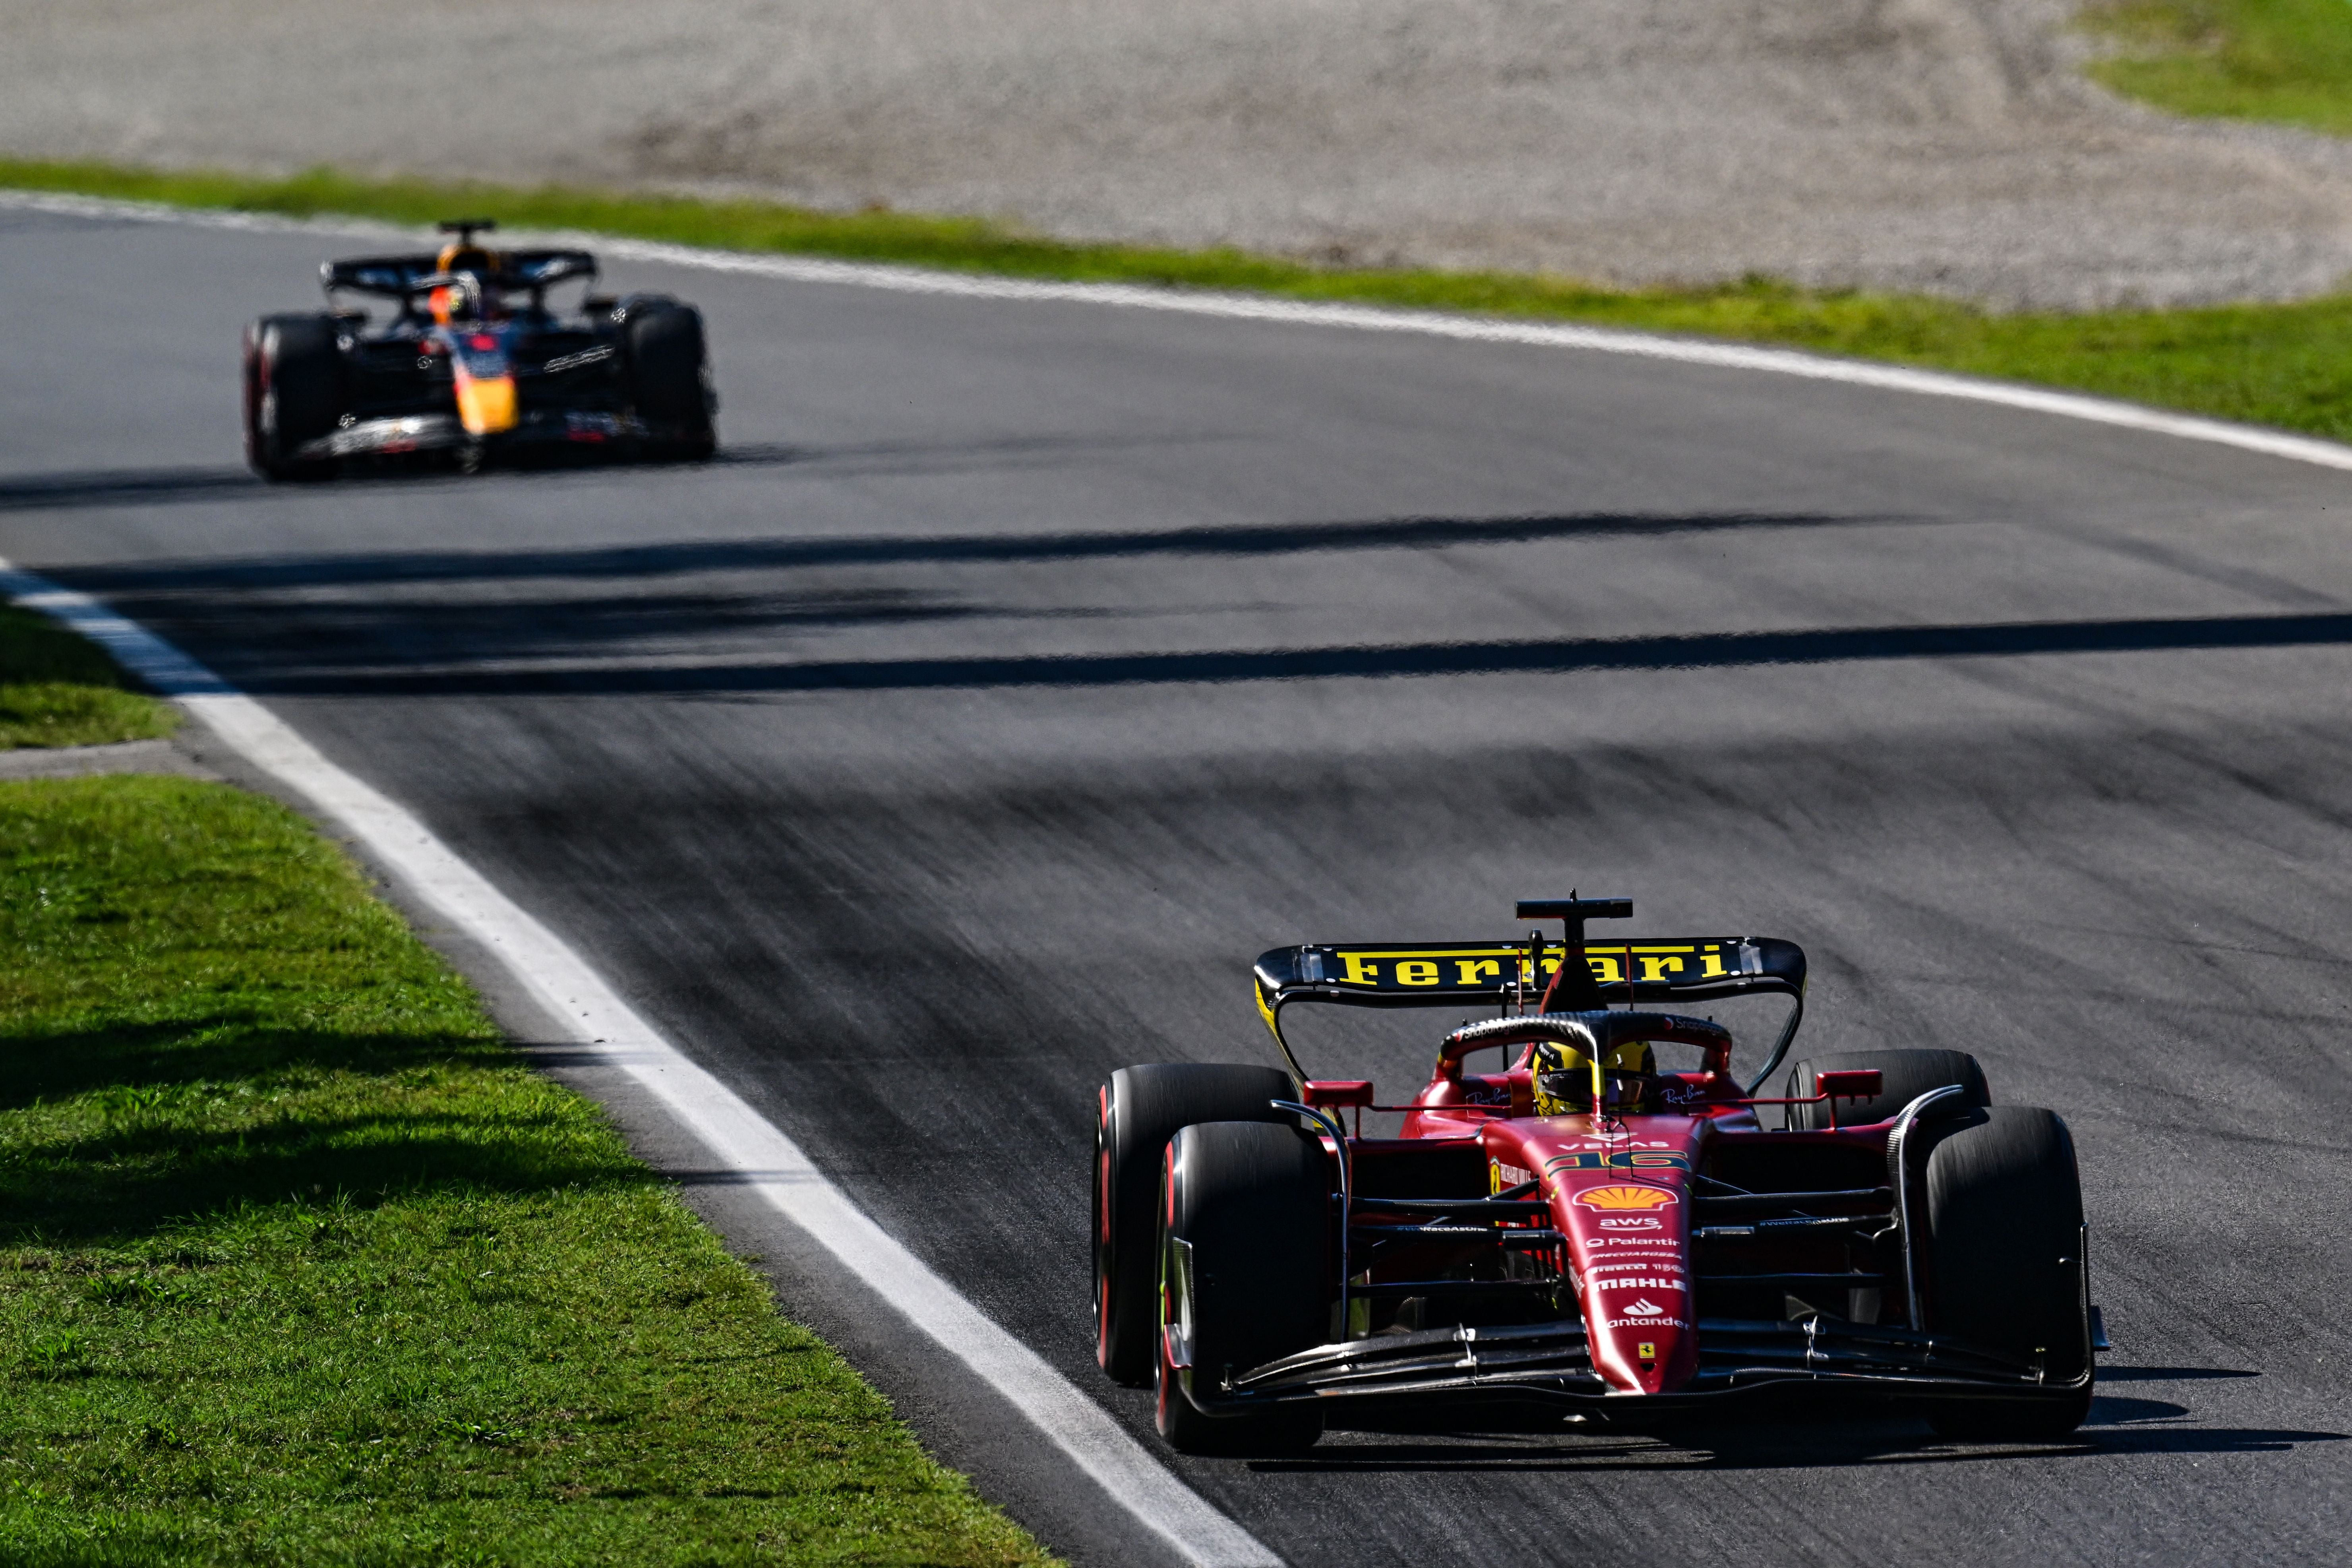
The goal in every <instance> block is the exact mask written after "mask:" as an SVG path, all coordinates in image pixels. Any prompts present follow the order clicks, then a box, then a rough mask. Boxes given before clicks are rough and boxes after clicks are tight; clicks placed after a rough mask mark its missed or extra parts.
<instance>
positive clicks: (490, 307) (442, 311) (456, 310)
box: [432, 242, 499, 326]
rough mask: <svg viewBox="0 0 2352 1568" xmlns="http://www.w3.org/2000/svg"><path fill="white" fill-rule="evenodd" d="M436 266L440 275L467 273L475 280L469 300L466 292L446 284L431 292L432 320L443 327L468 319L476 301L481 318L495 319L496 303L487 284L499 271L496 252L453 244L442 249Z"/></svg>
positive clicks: (473, 246) (476, 246) (478, 247)
mask: <svg viewBox="0 0 2352 1568" xmlns="http://www.w3.org/2000/svg"><path fill="white" fill-rule="evenodd" d="M435 265H436V267H437V268H439V269H440V270H441V271H443V272H449V273H457V272H467V273H471V274H472V275H473V278H474V291H473V294H472V296H471V297H470V298H469V297H468V294H467V290H465V289H455V288H451V287H450V286H449V285H447V284H446V283H445V284H443V285H442V286H441V287H439V288H437V289H434V290H433V297H432V306H433V319H434V320H435V321H439V322H440V323H441V324H442V325H444V326H446V325H447V324H448V323H449V322H450V321H452V320H454V319H463V318H466V317H468V316H470V315H472V314H473V311H474V305H475V301H476V300H478V301H479V303H480V309H481V313H482V314H483V315H485V316H494V315H496V314H497V313H498V310H497V308H496V302H495V301H494V300H492V299H491V298H490V281H489V280H490V279H491V278H492V277H493V276H494V275H495V274H496V273H497V271H498V269H499V258H498V256H497V254H496V253H495V252H492V251H488V250H485V249H483V248H482V247H480V246H478V245H461V244H457V243H455V242H452V243H450V244H448V245H445V246H443V247H441V254H440V256H439V258H437V259H436V262H435Z"/></svg>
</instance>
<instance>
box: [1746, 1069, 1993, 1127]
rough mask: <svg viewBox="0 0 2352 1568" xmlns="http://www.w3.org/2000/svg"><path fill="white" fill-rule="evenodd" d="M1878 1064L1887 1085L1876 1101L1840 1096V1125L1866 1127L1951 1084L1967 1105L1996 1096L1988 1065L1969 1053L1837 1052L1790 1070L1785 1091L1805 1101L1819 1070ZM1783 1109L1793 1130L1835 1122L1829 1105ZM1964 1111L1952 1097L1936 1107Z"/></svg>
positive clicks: (1974, 1107)
mask: <svg viewBox="0 0 2352 1568" xmlns="http://www.w3.org/2000/svg"><path fill="white" fill-rule="evenodd" d="M1873 1068H1875V1069H1877V1070H1878V1071H1879V1072H1880V1073H1882V1074H1884V1075H1885V1080H1886V1081H1885V1087H1884V1088H1882V1089H1880V1090H1879V1092H1878V1096H1877V1098H1875V1099H1874V1100H1839V1101H1838V1102H1837V1121H1838V1125H1839V1126H1841V1127H1861V1126H1865V1125H1867V1124H1868V1123H1870V1122H1873V1121H1885V1120H1886V1119H1887V1118H1888V1117H1891V1116H1898V1115H1900V1114H1902V1111H1903V1108H1904V1107H1905V1106H1906V1105H1908V1104H1910V1103H1911V1102H1912V1101H1913V1100H1916V1099H1918V1098H1919V1097H1920V1096H1921V1095H1923V1094H1926V1093H1927V1091H1928V1090H1930V1089H1942V1088H1944V1087H1945V1086H1946V1085H1948V1084H1958V1086H1959V1088H1960V1089H1961V1090H1962V1092H1963V1094H1964V1095H1965V1097H1966V1104H1967V1108H1968V1109H1971V1110H1982V1109H1983V1108H1984V1107H1985V1106H1988V1105H1990V1104H1991V1103H1992V1095H1991V1093H1990V1091H1989V1090H1988V1089H1986V1088H1985V1076H1984V1068H1980V1067H1979V1066H1978V1065H1977V1059H1976V1058H1974V1057H1972V1056H1970V1055H1969V1054H1968V1053H1967V1052H1966V1051H1941V1050H1919V1051H1832V1052H1830V1053H1829V1054H1828V1055H1826V1056H1819V1057H1811V1058H1806V1059H1805V1060H1803V1061H1801V1062H1799V1063H1798V1064H1797V1065H1796V1066H1795V1067H1793V1068H1790V1069H1789V1081H1788V1084H1787V1085H1786V1087H1784V1088H1783V1089H1781V1090H1780V1092H1781V1094H1782V1095H1783V1096H1785V1097H1786V1098H1788V1099H1790V1100H1802V1099H1804V1098H1806V1097H1807V1096H1809V1095H1811V1093H1812V1092H1813V1075H1814V1074H1816V1073H1824V1072H1867V1071H1869V1070H1871V1069H1873ZM1781 1109H1782V1110H1784V1111H1785V1112H1786V1116H1785V1119H1784V1121H1782V1125H1783V1126H1785V1127H1786V1128H1788V1130H1789V1131H1792V1132H1810V1131H1816V1130H1818V1129H1821V1128H1824V1127H1827V1126H1828V1125H1829V1124H1830V1108H1829V1106H1828V1105H1827V1104H1822V1105H1790V1106H1784V1107H1782V1108H1781ZM1959 1109H1961V1107H1959V1106H1955V1105H1953V1104H1952V1103H1951V1102H1950V1101H1948V1100H1947V1101H1944V1102H1941V1103H1939V1104H1938V1105H1937V1113H1938V1114H1944V1113H1948V1112H1949V1111H1952V1110H1959Z"/></svg>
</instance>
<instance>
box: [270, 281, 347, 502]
mask: <svg viewBox="0 0 2352 1568" xmlns="http://www.w3.org/2000/svg"><path fill="white" fill-rule="evenodd" d="M341 332H342V327H341V323H340V322H338V321H336V320H335V318H334V317H332V316H264V317H262V318H261V319H260V320H259V321H256V322H254V323H253V325H251V326H249V327H247V329H246V330H245V458H246V461H247V462H248V463H250V464H252V465H253V468H254V470H255V471H256V472H257V473H258V474H260V475H261V476H262V477H263V478H264V479H269V480H272V481H273V482H283V481H286V480H289V479H331V478H332V477H333V475H334V472H335V464H334V461H333V459H331V458H328V459H319V458H297V457H296V456H295V454H296V453H297V452H298V451H299V450H300V449H301V447H303V445H304V444H305V443H307V442H310V441H315V440H317V439H318V438H319V437H321V436H327V435H331V434H332V433H333V432H334V430H335V428H336V426H338V425H339V424H340V423H341V420H342V416H343V412H344V402H345V393H344V388H343V354H342V350H341V348H340V347H339V346H337V341H336V340H337V339H338V338H339V337H340V336H341Z"/></svg>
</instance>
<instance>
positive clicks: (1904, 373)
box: [0, 191, 2352, 472]
mask: <svg viewBox="0 0 2352 1568" xmlns="http://www.w3.org/2000/svg"><path fill="white" fill-rule="evenodd" d="M0 206H14V207H21V208H25V209H27V210H31V211H39V212H53V213H58V214H60V215H62V216H74V217H94V218H113V219H129V220H132V221H136V222H144V223H182V224H193V225H195V226H200V227H207V228H226V229H243V230H248V231H255V232H265V233H321V234H348V235H364V236H369V237H383V238H402V239H407V238H412V237H415V236H417V235H418V234H420V233H421V232H422V231H420V230H417V229H414V228H409V227H406V226H401V225H395V224H385V223H379V222H375V221H373V220H370V219H365V218H347V217H317V218H290V217H279V216H276V215H273V214H264V213H239V212H223V211H216V210H208V209H205V208H201V207H175V206H170V205H165V204H163V203H160V202H130V201H118V200H112V199H109V198H104V197H97V196H72V195H50V194H47V193H42V192H29V191H0ZM530 237H533V238H541V239H549V240H554V241H557V242H561V243H574V244H579V245H582V246H592V247H594V248H596V249H598V250H600V251H602V252H603V253H604V254H605V255H607V256H613V257H618V258H624V259H626V260H632V261H647V262H656V263H661V264H664V265H668V266H675V267H695V268H702V269H704V270H706V271H713V272H736V273H747V274H750V275H751V276H754V277H761V278H783V279H793V281H796V282H804V283H840V284H846V285H851V286H854V287H857V288H863V289H892V290H895V291H897V292H899V293H908V294H947V295H958V296H961V297H963V298H966V299H978V300H1055V301H1062V302H1066V303H1071V304H1088V305H1107V306H1111V307H1115V308H1119V309H1125V310H1159V311H1164V312H1169V313H1173V314H1179V315H1191V316H1209V317H1217V318H1222V319H1223V320H1226V321H1272V322H1279V323H1284V324H1287V325H1294V326H1320V327H1345V328H1349V329H1351V330H1353V331H1370V332H1408V333H1417V334H1419V335H1422V336H1424V337H1437V338H1453V339H1457V340H1460V341H1464V342H1494V343H1521V344H1528V345H1531V346H1534V347H1538V348H1563V349H1583V350H1586V351H1588V352H1591V353H1611V354H1623V355H1630V356H1633V357H1635V358H1642V359H1654V360H1665V361H1670V362H1673V363H1680V364H1695V365H1706V366H1710V367H1713V368H1716V369H1719V370H1750V371H1764V372H1768V373H1769V374H1775V375H1793V376H1799V377H1801V378H1803V379H1806V380H1809V381H1828V382H1840V383H1843V384H1846V385H1849V386H1865V387H1871V388H1874V389H1876V390H1879V391H1885V392H1904V393H1910V394H1913V395H1917V396H1922V397H1949V398H1958V399H1960V400H1962V401H1964V402H1971V403H1989V404H1994V405H2000V406H2001V407H2004V408H2015V409H2021V410H2024V411H2026V412H2028V413H2033V414H2046V415H2052V416H2056V417H2059V418H2063V419H2078V420H2083V421H2085V422H2087V423H2090V424H2094V425H2108V426H2117V427H2120V428H2123V429H2126V430H2137V431H2142V432H2145V433H2147V434H2149V435H2157V436H2169V437H2174V438H2176V439H2179V440H2183V441H2201V442H2205V443H2207V444H2209V445H2212V446H2219V447H2237V448H2238V449H2239V450H2241V451H2246V452H2258V453H2261V454H2263V456H2265V457H2272V458H2286V459H2288V460H2289V461H2292V462H2297V463H2309V464H2313V465H2315V466H2316V467H2319V468H2336V469H2338V470H2343V471H2347V472H2352V446H2346V445H2343V444H2341V443H2339V442H2335V441H2325V440H2321V439H2319V438H2318V437H2312V436H2294V435H2289V434H2288V433H2286V432H2284V431H2282V430H2268V429H2264V428H2263V427H2261V426H2253V425H2233V424H2231V423H2230V422H2228V421H2227V420H2221V419H2208V418H2204V417H2201V416H2197V415H2192V414H2169V413H2167V412H2165V411H2164V410H2162V409H2158V408H2147V407H2143V406H2141V405H2138V404H2134V403H2122V402H2117V401H2115V400H2113V399H2110V398H2105V397H2093V396H2089V395H2084V394H2082V393H2074V392H2056V391H2050V390H2045V389H2043V388H2040V387H2034V386H2029V385H2023V384H2017V383H2013V382H2000V381H1982V380H1978V379H1977V378H1975V377H1972V376H1966V375H1955V374H1951V373H1949V372H1946V371H1933V370H1912V369H1908V368H1906V367H1905V366H1902V365H1893V364H1877V363H1870V362H1867V361H1863V360H1847V359H1833V358H1831V357H1829V356H1827V355H1824V354H1813V353H1805V352H1803V351H1802V350H1799V349H1776V348H1753V347H1748V346H1744V345H1741V344H1738V343H1723V342H1705V341H1702V340H1698V339H1692V338H1672V337H1662V336H1659V335H1656V334H1654V333H1650V332H1636V331H1624V330H1622V329H1617V328H1606V327H1578V326H1567V325H1559V326H1554V325H1548V324H1545V323H1541V322H1533V321H1504V320H1499V319H1493V318H1486V317H1477V316H1456V315H1449V314H1447V313H1445V312H1444V311H1439V310H1406V309H1402V308H1396V309H1391V308H1385V307H1380V306H1371V305H1340V304H1316V303H1311V302H1308V301H1306V300H1280V299H1273V298H1268V297H1265V296H1259V295H1248V294H1227V293H1217V292H1213V291H1207V290H1201V291H1195V290H1192V289H1153V288H1146V287H1142V286H1139V285H1136V284H1130V283H1053V282H1042V281H1035V280H1032V279H1020V278H992V277H988V276H984V275H981V274H974V273H961V272H940V271H933V270H930V269H928V268H919V267H900V266H890V265H885V264H880V263H872V262H856V261H824V260H819V259H814V258H805V257H792V256H772V255H760V254H752V253H750V252H745V251H737V250H717V249H706V248H703V247H698V246H689V245H667V244H662V243H659V242H656V241H652V240H640V239H624V238H618V237H614V236H611V235H601V234H581V233H570V232H551V233H540V234H534V235H532V236H530Z"/></svg>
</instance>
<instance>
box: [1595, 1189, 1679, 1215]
mask: <svg viewBox="0 0 2352 1568" xmlns="http://www.w3.org/2000/svg"><path fill="white" fill-rule="evenodd" d="M1576 1201H1577V1202H1578V1203H1580V1204H1582V1205H1584V1206H1585V1207H1586V1208H1589V1209H1606V1210H1608V1211H1610V1212H1611V1213H1612V1214H1623V1213H1626V1212H1628V1211H1642V1210H1647V1209H1661V1208H1664V1207H1665V1206H1666V1205H1668V1204H1670V1203H1673V1202H1674V1201H1675V1194H1672V1193H1670V1192H1667V1191H1666V1190H1665V1189H1664V1188H1663V1187H1594V1188H1591V1190H1589V1191H1586V1192H1581V1193H1579V1194H1576Z"/></svg>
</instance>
